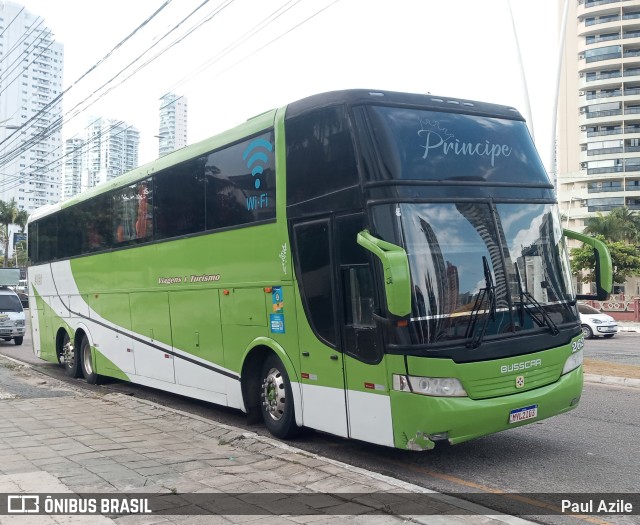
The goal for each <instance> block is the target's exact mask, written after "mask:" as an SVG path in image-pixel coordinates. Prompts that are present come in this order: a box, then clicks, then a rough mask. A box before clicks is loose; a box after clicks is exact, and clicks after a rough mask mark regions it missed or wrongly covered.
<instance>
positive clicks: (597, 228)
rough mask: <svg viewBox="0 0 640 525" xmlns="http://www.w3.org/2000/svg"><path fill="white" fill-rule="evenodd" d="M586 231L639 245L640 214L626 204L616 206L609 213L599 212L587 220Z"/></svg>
mask: <svg viewBox="0 0 640 525" xmlns="http://www.w3.org/2000/svg"><path fill="white" fill-rule="evenodd" d="M584 232H585V233H587V234H589V235H602V236H603V237H604V238H605V239H606V240H608V241H613V242H617V241H622V242H626V243H628V244H631V245H637V244H638V242H640V215H638V213H637V212H635V211H631V210H630V209H629V208H627V207H626V206H622V207H620V208H615V209H614V210H612V211H611V212H609V213H608V214H607V215H604V214H603V213H600V212H598V214H597V215H596V216H595V217H591V218H589V219H587V220H586V221H585V228H584Z"/></svg>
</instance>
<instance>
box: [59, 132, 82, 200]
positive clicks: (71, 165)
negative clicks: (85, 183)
mask: <svg viewBox="0 0 640 525" xmlns="http://www.w3.org/2000/svg"><path fill="white" fill-rule="evenodd" d="M83 154H84V140H83V139H79V138H73V139H68V140H66V141H65V143H64V170H63V172H62V200H65V199H68V198H70V197H73V196H74V195H77V194H78V193H81V192H82V190H83V189H86V188H83V187H82V158H83Z"/></svg>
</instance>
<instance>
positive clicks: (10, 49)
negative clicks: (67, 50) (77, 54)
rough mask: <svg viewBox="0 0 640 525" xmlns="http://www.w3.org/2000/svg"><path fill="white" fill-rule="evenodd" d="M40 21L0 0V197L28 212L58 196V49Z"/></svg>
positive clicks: (60, 56) (61, 57)
mask: <svg viewBox="0 0 640 525" xmlns="http://www.w3.org/2000/svg"><path fill="white" fill-rule="evenodd" d="M44 22H45V21H44V20H43V19H42V18H41V17H39V16H37V15H35V14H33V13H30V12H29V11H27V10H26V9H25V8H24V7H23V6H22V5H19V4H17V3H13V2H9V1H5V0H0V199H2V200H4V201H9V200H11V199H12V198H13V199H15V201H16V204H17V205H18V207H19V208H21V209H24V210H26V211H27V212H29V213H31V212H32V211H33V210H35V209H36V208H39V207H40V206H44V205H47V204H52V203H56V202H58V201H59V200H60V195H61V191H60V190H61V185H60V184H61V175H62V166H61V163H60V161H59V158H60V156H61V146H62V139H61V132H60V128H59V126H58V124H57V123H58V122H59V119H60V118H61V117H62V99H61V97H60V96H61V94H62V91H63V88H62V75H63V67H64V51H63V46H62V44H60V43H58V42H56V41H55V40H54V38H53V33H52V32H51V30H50V29H49V28H48V27H47V26H46V25H45V23H44Z"/></svg>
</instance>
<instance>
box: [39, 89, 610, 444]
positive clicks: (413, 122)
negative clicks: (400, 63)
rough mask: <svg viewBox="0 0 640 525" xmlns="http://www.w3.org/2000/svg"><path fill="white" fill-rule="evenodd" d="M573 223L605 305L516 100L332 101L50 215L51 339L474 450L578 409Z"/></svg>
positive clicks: (43, 284) (158, 371) (47, 289)
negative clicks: (480, 440)
mask: <svg viewBox="0 0 640 525" xmlns="http://www.w3.org/2000/svg"><path fill="white" fill-rule="evenodd" d="M567 235H568V236H571V237H573V238H577V239H579V240H582V241H583V242H588V243H589V244H591V245H592V246H593V247H594V254H595V256H596V260H597V262H598V267H597V272H596V273H597V281H598V283H597V292H598V295H599V296H600V297H604V296H606V294H607V293H608V292H609V291H610V289H611V263H610V259H609V255H608V252H607V250H606V248H605V247H604V246H603V245H602V244H601V243H598V242H597V241H594V240H592V239H589V238H587V237H585V236H583V235H580V234H577V233H571V232H563V230H562V228H561V224H560V221H559V214H558V209H557V204H556V198H555V194H554V189H553V185H552V184H551V183H550V182H549V179H548V178H547V175H546V172H545V170H544V168H543V166H542V164H541V162H540V159H539V156H538V154H537V152H536V150H535V147H534V145H533V143H532V140H531V137H530V135H529V133H528V131H527V127H526V124H525V122H524V120H523V118H522V117H521V115H520V114H519V113H518V112H517V111H516V110H515V109H513V108H509V107H504V106H499V105H493V104H486V103H480V102H472V101H467V100H458V99H451V98H441V97H435V96H431V95H417V94H408V93H392V92H374V91H367V90H346V91H337V92H331V93H325V94H320V95H315V96H311V97H308V98H305V99H303V100H300V101H297V102H294V103H292V104H289V105H287V106H285V107H282V108H279V109H277V110H273V111H269V112H267V113H264V114H261V115H259V116H257V117H255V118H253V119H251V120H249V121H247V122H246V123H244V124H242V125H240V126H238V127H236V128H234V129H232V130H230V131H227V132H225V133H222V134H220V135H217V136H215V137H212V138H210V139H207V140H204V141H202V142H200V143H198V144H194V145H192V146H189V147H186V148H184V149H181V150H179V151H176V152H174V153H172V154H170V155H167V156H165V157H162V158H160V159H158V160H156V161H154V162H152V163H150V164H147V165H145V166H142V167H139V168H137V169H135V170H133V171H131V172H129V173H127V174H125V175H122V176H119V177H117V178H115V179H113V180H111V181H110V182H108V183H105V184H103V185H101V186H98V187H95V188H92V189H91V190H89V191H87V192H85V193H82V194H81V195H78V196H76V197H74V198H72V199H71V200H69V201H66V202H63V203H61V204H59V205H57V206H55V207H51V208H48V209H43V210H40V211H38V212H36V213H34V214H33V215H32V217H31V218H30V222H29V236H28V239H29V256H30V261H31V263H30V265H31V266H30V268H29V272H28V275H29V290H30V304H31V306H32V307H31V309H30V312H31V321H32V322H31V326H32V331H33V345H34V351H35V353H36V355H38V356H40V357H41V358H42V359H45V360H48V361H51V362H60V363H61V364H62V365H63V366H64V367H65V369H66V372H67V374H68V375H69V376H71V377H82V376H84V377H85V378H86V380H87V381H88V382H90V383H96V382H97V381H99V380H100V379H101V378H103V377H112V378H118V379H120V380H125V381H131V382H133V383H138V384H141V385H145V386H148V387H153V388H157V389H161V390H165V391H169V392H174V393H176V394H181V395H184V396H190V397H193V398H197V399H201V400H205V401H209V402H212V403H217V404H220V405H226V406H229V407H235V408H237V409H240V410H242V411H245V412H247V413H248V414H249V415H250V416H254V415H260V414H262V417H263V419H264V422H265V424H266V426H267V428H268V430H269V431H270V432H271V433H272V434H274V435H275V436H277V437H280V438H289V437H292V436H293V435H294V434H295V433H296V432H297V431H298V430H299V428H301V427H309V428H313V429H317V430H321V431H324V432H329V433H332V434H335V435H338V436H344V437H348V438H353V439H358V440H362V441H366V442H371V443H376V444H381V445H386V446H390V447H398V448H401V449H411V450H426V449H431V448H433V447H434V445H435V443H436V442H438V441H442V440H445V441H448V442H450V443H452V444H455V443H460V442H463V441H466V440H469V439H472V438H476V437H479V436H483V435H486V434H490V433H494V432H498V431H501V430H505V429H508V428H512V427H517V426H520V425H523V424H526V423H529V422H534V421H539V420H541V419H544V418H547V417H549V416H553V415H555V414H560V413H563V412H566V411H568V410H571V409H572V408H574V407H575V406H576V405H577V404H578V401H579V399H580V395H581V392H582V385H583V371H582V366H581V365H582V346H583V336H582V333H581V329H580V321H579V317H578V313H577V310H576V306H575V305H576V294H575V292H574V288H573V285H572V280H571V275H570V271H569V262H568V256H567V247H566V236H567ZM87 416H88V417H92V415H91V414H88V415H87Z"/></svg>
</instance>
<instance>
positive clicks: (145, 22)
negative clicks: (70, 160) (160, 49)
mask: <svg viewBox="0 0 640 525" xmlns="http://www.w3.org/2000/svg"><path fill="white" fill-rule="evenodd" d="M207 1H208V0H207ZM171 2H172V0H165V2H164V3H163V4H162V5H161V6H160V7H159V8H158V9H156V10H155V11H154V12H153V14H151V16H149V17H147V18H146V19H145V20H144V21H143V22H142V23H141V24H140V25H138V27H136V28H135V29H134V30H133V31H132V32H131V33H129V34H128V35H127V36H126V37H125V38H124V39H123V40H121V41H120V42H118V43H117V44H116V45H115V47H114V48H113V49H111V51H109V52H108V53H107V54H106V55H105V56H104V57H102V58H101V59H100V60H98V62H96V63H95V64H94V65H93V66H91V67H90V68H89V69H88V70H87V71H86V72H85V73H83V74H82V75H81V76H80V77H79V78H78V79H77V80H75V81H74V82H73V83H72V84H71V85H70V86H69V87H68V88H67V89H65V90H64V91H62V92H61V93H60V94H59V95H58V96H56V97H55V98H54V99H53V100H52V101H50V102H49V103H48V104H47V105H46V106H45V107H44V108H42V109H41V110H40V111H38V112H37V113H36V114H35V115H34V116H33V117H31V118H30V119H29V120H28V121H27V122H25V123H23V124H22V125H21V126H20V127H19V128H18V129H17V130H16V131H15V132H14V133H12V134H11V135H9V137H8V138H5V139H4V140H2V141H0V146H2V145H3V144H4V143H5V142H6V141H7V140H8V139H9V138H11V137H13V136H14V135H15V134H16V133H17V132H18V131H21V130H23V129H24V128H26V127H28V126H29V125H30V124H31V123H33V122H34V120H35V119H36V118H37V117H39V116H40V115H41V114H42V113H44V112H46V111H47V110H48V109H49V108H51V107H52V106H53V105H54V104H55V103H57V102H58V101H60V100H61V99H62V97H63V96H64V95H65V94H66V93H68V92H69V91H70V90H71V89H73V88H74V87H75V86H76V85H77V84H78V83H79V82H80V81H82V79H84V78H85V77H86V76H87V75H89V74H90V73H91V72H92V71H94V70H95V69H96V68H97V67H98V66H99V65H100V64H102V63H103V62H104V61H105V60H107V59H108V58H109V57H110V56H111V55H112V54H113V53H114V52H115V51H116V49H118V48H120V47H121V46H122V45H123V44H124V43H125V42H127V41H128V40H129V39H131V38H132V37H133V36H134V35H135V34H136V33H137V32H138V31H140V30H141V29H142V28H143V27H144V26H146V25H147V24H148V23H149V22H150V21H151V20H153V18H155V17H156V16H157V15H158V14H159V13H160V12H161V11H162V10H163V9H165V8H166V7H167V6H168V5H169V4H170V3H171ZM56 130H57V129H55V128H54V130H53V131H56ZM41 135H42V134H41ZM22 151H26V150H25V149H22ZM22 151H21V152H22ZM21 152H20V153H21ZM20 153H18V155H19V154H20ZM13 158H15V156H14V157H13ZM0 159H2V160H4V158H3V157H0ZM0 165H2V164H0Z"/></svg>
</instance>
